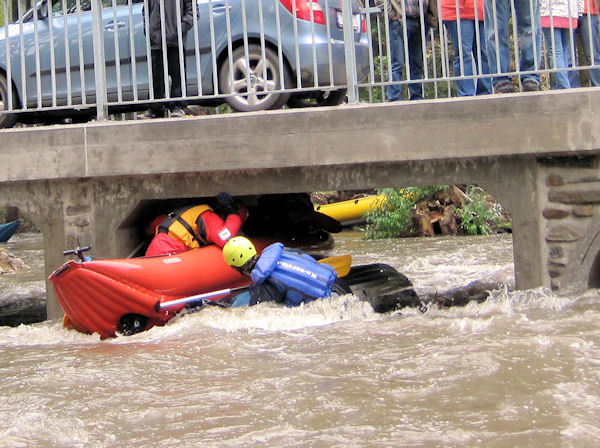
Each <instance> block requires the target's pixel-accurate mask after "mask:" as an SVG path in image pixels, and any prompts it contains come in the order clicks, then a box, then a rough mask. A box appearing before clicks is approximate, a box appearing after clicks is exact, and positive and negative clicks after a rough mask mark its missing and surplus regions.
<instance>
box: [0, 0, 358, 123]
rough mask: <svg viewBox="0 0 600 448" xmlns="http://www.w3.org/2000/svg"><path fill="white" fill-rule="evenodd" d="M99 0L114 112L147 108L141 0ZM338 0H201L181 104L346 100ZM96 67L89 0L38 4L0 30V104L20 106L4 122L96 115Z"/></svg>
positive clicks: (0, 115) (249, 107)
mask: <svg viewBox="0 0 600 448" xmlns="http://www.w3.org/2000/svg"><path fill="white" fill-rule="evenodd" d="M102 1H103V10H102V27H103V36H104V59H103V60H104V65H105V71H104V74H105V78H106V92H107V106H108V108H109V112H121V111H132V110H136V111H139V110H142V109H145V108H146V107H147V106H148V100H149V99H151V96H150V94H149V92H150V89H149V85H150V83H149V79H148V78H149V77H148V72H149V69H150V68H151V67H150V65H149V61H148V58H147V54H148V50H147V49H148V43H147V40H146V36H145V34H144V32H143V17H142V7H143V5H144V2H143V0H129V1H128V0H102ZM341 1H342V0H198V2H197V6H198V16H197V23H196V29H197V30H198V32H197V33H194V32H190V33H188V35H187V43H186V46H185V52H186V76H187V83H186V86H185V87H186V88H185V91H184V102H186V103H188V104H208V105H218V104H221V103H223V102H227V103H228V104H229V105H230V106H231V107H232V109H234V110H236V111H254V110H262V109H277V108H281V107H282V106H284V105H285V104H286V103H287V104H288V105H289V106H290V107H305V106H310V105H336V104H340V103H341V102H342V101H344V99H345V95H346V90H345V85H346V67H345V46H344V35H343V34H344V33H343V20H342V7H341ZM49 2H50V3H49ZM293 6H295V7H296V12H295V14H294V12H293ZM358 11H359V4H358V2H357V0H353V12H352V17H353V25H352V26H353V33H352V34H353V37H354V47H355V54H356V67H357V78H358V81H360V80H362V79H363V78H364V77H365V76H366V75H367V73H368V71H369V67H368V61H369V54H368V53H369V51H368V39H367V35H366V32H365V31H366V30H365V22H364V20H365V19H364V17H363V16H362V15H361V14H359V12H358ZM294 16H295V17H294ZM211 31H212V32H211ZM7 35H8V38H7ZM7 53H8V54H10V58H8V57H7ZM94 71H95V65H94V45H93V33H92V13H91V0H41V1H39V2H38V3H37V4H36V6H35V7H34V8H32V9H30V10H29V11H27V12H26V13H25V14H23V17H22V20H21V21H17V22H15V23H12V24H9V25H8V26H6V27H3V28H0V110H6V111H15V112H18V113H9V112H0V127H9V126H12V125H14V123H15V122H16V121H21V122H32V121H51V120H52V118H53V117H65V116H68V117H71V118H73V119H77V118H78V117H82V118H83V119H89V118H90V116H93V114H94V112H95V111H94V105H95V102H96V85H95V76H94ZM198 73H200V80H201V82H199V77H198ZM160 81H162V80H160ZM160 81H159V82H160ZM153 82H156V80H153ZM9 89H11V90H10V92H9Z"/></svg>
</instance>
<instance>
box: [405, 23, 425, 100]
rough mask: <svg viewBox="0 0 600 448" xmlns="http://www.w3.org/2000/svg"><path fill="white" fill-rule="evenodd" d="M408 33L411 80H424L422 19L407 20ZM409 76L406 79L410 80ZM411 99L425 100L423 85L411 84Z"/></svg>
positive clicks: (409, 87) (409, 88) (420, 83)
mask: <svg viewBox="0 0 600 448" xmlns="http://www.w3.org/2000/svg"><path fill="white" fill-rule="evenodd" d="M406 33H407V35H408V63H409V66H408V67H409V68H408V70H409V73H408V74H410V79H411V80H415V79H423V38H422V37H421V21H420V19H407V20H406ZM408 74H407V76H406V78H407V79H408ZM408 91H409V93H410V95H409V99H411V100H422V99H423V83H422V82H418V83H416V82H411V83H410V84H409V85H408Z"/></svg>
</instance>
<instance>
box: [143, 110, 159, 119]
mask: <svg viewBox="0 0 600 448" xmlns="http://www.w3.org/2000/svg"><path fill="white" fill-rule="evenodd" d="M155 118H163V117H162V116H161V115H159V114H157V113H156V112H154V111H152V110H150V109H148V110H147V111H146V112H144V113H143V114H139V115H138V116H137V119H138V120H153V119H155Z"/></svg>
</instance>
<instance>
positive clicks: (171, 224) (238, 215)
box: [146, 193, 248, 257]
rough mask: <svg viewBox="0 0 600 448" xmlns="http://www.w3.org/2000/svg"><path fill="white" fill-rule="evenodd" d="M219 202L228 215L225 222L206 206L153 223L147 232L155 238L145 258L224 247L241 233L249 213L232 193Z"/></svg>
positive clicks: (175, 213)
mask: <svg viewBox="0 0 600 448" xmlns="http://www.w3.org/2000/svg"><path fill="white" fill-rule="evenodd" d="M217 200H218V202H219V205H220V206H221V207H222V208H223V209H224V210H225V212H226V214H227V217H226V218H225V221H223V219H222V218H221V217H220V216H219V215H218V214H217V213H215V212H214V211H213V209H212V208H211V207H210V206H208V205H206V204H201V205H193V206H188V207H183V208H180V209H178V210H175V211H174V212H172V213H170V214H169V215H168V216H165V215H162V216H159V217H157V218H156V219H154V220H153V221H152V223H150V225H149V226H148V227H149V228H148V229H147V231H150V233H151V234H152V233H154V234H155V236H154V238H153V239H152V241H151V242H150V245H149V246H148V249H146V256H147V257H149V256H155V255H167V254H174V253H178V252H184V251H186V250H190V249H195V248H197V247H204V246H208V245H209V244H216V245H217V246H219V247H223V246H224V245H225V243H227V241H229V240H230V239H231V238H233V237H234V236H236V235H237V233H238V232H239V230H240V228H241V227H242V225H243V224H244V222H245V221H246V219H247V218H248V209H247V207H246V205H245V204H244V203H243V202H241V201H234V199H233V197H232V196H231V195H230V194H229V193H219V194H218V195H217Z"/></svg>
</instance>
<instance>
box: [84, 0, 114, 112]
mask: <svg viewBox="0 0 600 448" xmlns="http://www.w3.org/2000/svg"><path fill="white" fill-rule="evenodd" d="M92 39H93V43H94V79H95V84H96V118H97V119H98V120H106V118H107V117H108V109H107V106H106V70H105V63H104V27H103V25H102V0H92ZM82 95H85V92H82Z"/></svg>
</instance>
